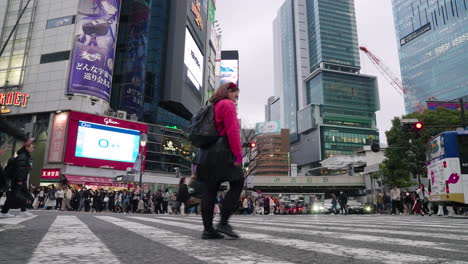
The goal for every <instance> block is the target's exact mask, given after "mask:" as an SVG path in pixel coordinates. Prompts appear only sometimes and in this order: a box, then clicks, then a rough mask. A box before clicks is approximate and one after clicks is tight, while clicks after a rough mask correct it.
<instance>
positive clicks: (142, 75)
mask: <svg viewBox="0 0 468 264" xmlns="http://www.w3.org/2000/svg"><path fill="white" fill-rule="evenodd" d="M148 2H150V1H148V0H145V1H141V0H139V1H137V0H133V2H132V10H131V11H130V13H131V16H130V18H129V20H130V21H129V25H128V30H129V31H128V32H129V33H128V38H127V40H126V42H127V43H126V46H127V50H126V54H125V59H124V65H123V67H124V72H125V76H124V80H123V83H122V85H123V89H122V96H121V102H120V108H121V109H122V110H124V111H127V112H128V113H129V114H136V115H137V116H138V117H141V116H142V114H143V111H142V109H143V96H144V89H145V79H146V58H147V56H146V55H147V49H148V48H147V47H148V29H149V19H150V10H151V6H150V4H149V3H148Z"/></svg>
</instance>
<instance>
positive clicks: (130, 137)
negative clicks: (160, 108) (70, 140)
mask: <svg viewBox="0 0 468 264" xmlns="http://www.w3.org/2000/svg"><path fill="white" fill-rule="evenodd" d="M139 147H140V131H137V130H131V129H125V128H119V127H112V126H106V125H100V124H95V123H90V122H85V121H79V122H78V135H77V140H76V149H75V156H76V157H81V158H91V159H101V160H112V161H120V162H135V160H136V157H137V155H138V150H139Z"/></svg>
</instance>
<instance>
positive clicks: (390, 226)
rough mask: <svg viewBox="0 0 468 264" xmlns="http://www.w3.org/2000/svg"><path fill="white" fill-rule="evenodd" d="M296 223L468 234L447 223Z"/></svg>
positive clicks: (281, 221)
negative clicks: (435, 224)
mask: <svg viewBox="0 0 468 264" xmlns="http://www.w3.org/2000/svg"><path fill="white" fill-rule="evenodd" d="M266 220H267V219H265V220H264V221H266ZM268 221H274V222H275V223H284V224H287V223H290V222H291V220H286V219H285V220H277V219H268ZM295 223H301V224H311V225H313V224H319V225H323V226H330V227H335V226H347V227H366V228H383V227H384V228H386V229H397V230H401V229H402V228H405V227H406V228H410V229H412V230H415V229H416V230H418V229H421V230H427V229H431V230H432V231H433V232H442V233H446V232H456V233H458V234H460V233H463V234H468V230H460V228H461V227H454V226H452V225H451V224H450V225H449V224H448V223H446V225H445V226H444V225H437V226H434V225H426V224H418V225H417V226H416V225H415V224H411V223H408V224H399V223H390V222H389V223H382V222H380V223H375V222H372V224H371V222H369V224H368V223H360V222H357V221H354V220H351V219H350V220H349V221H346V222H337V221H329V220H328V219H324V220H323V221H318V220H301V221H295ZM465 227H466V225H464V226H463V228H465Z"/></svg>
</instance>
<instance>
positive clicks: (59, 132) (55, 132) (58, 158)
mask: <svg viewBox="0 0 468 264" xmlns="http://www.w3.org/2000/svg"><path fill="white" fill-rule="evenodd" d="M68 115H69V113H68V112H65V113H60V114H58V115H55V117H54V123H53V127H52V136H51V137H50V146H49V162H62V160H63V150H64V147H65V136H66V131H67V123H68Z"/></svg>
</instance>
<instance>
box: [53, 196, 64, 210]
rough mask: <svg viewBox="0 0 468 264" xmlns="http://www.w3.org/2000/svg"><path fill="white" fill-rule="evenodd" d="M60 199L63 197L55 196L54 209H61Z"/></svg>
mask: <svg viewBox="0 0 468 264" xmlns="http://www.w3.org/2000/svg"><path fill="white" fill-rule="evenodd" d="M62 201H63V198H57V200H55V209H62Z"/></svg>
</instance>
